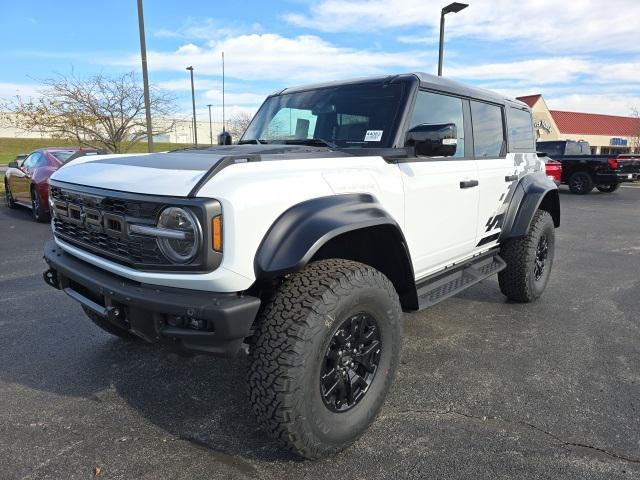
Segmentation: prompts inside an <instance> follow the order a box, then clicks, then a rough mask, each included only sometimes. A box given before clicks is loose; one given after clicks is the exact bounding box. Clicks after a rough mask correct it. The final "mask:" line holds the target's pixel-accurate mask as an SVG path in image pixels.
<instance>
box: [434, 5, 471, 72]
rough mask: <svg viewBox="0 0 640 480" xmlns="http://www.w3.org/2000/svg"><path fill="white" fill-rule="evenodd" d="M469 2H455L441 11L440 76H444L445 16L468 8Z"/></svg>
mask: <svg viewBox="0 0 640 480" xmlns="http://www.w3.org/2000/svg"><path fill="white" fill-rule="evenodd" d="M468 6H469V4H467V3H458V2H453V3H450V4H449V5H447V6H446V7H444V8H443V9H442V12H441V13H440V49H439V54H438V76H439V77H441V76H442V59H443V57H444V16H445V15H446V14H447V13H458V12H459V11H460V10H464V9H465V8H467V7H468Z"/></svg>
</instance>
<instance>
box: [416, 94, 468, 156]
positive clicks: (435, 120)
mask: <svg viewBox="0 0 640 480" xmlns="http://www.w3.org/2000/svg"><path fill="white" fill-rule="evenodd" d="M425 123H426V124H439V123H453V124H455V126H456V130H457V133H458V145H457V147H456V153H455V154H454V155H453V157H458V158H459V157H464V121H463V114H462V100H461V99H460V98H456V97H450V96H448V95H441V94H439V93H431V92H418V96H417V98H416V105H415V107H414V109H413V116H412V117H411V124H410V126H409V128H410V129H411V128H413V127H415V126H417V125H423V124H425Z"/></svg>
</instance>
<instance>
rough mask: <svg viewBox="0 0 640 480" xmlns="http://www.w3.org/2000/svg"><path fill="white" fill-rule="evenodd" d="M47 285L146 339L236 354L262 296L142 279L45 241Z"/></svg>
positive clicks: (200, 349)
mask: <svg viewBox="0 0 640 480" xmlns="http://www.w3.org/2000/svg"><path fill="white" fill-rule="evenodd" d="M44 259H45V261H46V262H47V264H49V270H47V271H46V272H44V280H45V282H46V283H47V284H49V285H51V286H52V287H55V288H57V289H60V290H63V291H64V292H65V293H67V294H68V295H69V296H70V297H72V298H73V299H74V300H76V301H78V302H80V303H81V304H82V305H84V306H85V307H86V308H89V309H90V310H93V311H94V312H96V313H98V314H99V315H102V316H104V317H105V318H106V319H107V320H108V321H110V322H113V323H114V324H115V325H116V326H119V327H121V328H122V327H123V326H124V327H125V328H128V329H129V330H130V331H131V332H132V333H134V334H136V335H138V336H139V337H141V338H143V339H145V340H147V341H149V342H163V343H172V344H175V345H176V346H178V347H179V348H181V349H185V350H188V351H190V352H194V353H209V354H219V355H234V354H236V353H238V352H239V351H240V350H241V348H242V343H243V341H244V340H245V338H247V337H249V336H250V335H251V332H252V326H253V322H254V319H255V318H256V315H257V313H258V309H259V307H260V299H258V298H256V297H251V296H246V295H239V294H236V293H210V292H205V291H198V290H187V289H181V288H170V287H162V286H156V285H148V284H141V283H137V282H133V281H131V280H128V279H125V278H123V277H120V276H117V275H114V274H112V273H110V272H107V271H105V270H102V269H100V268H97V267H94V266H93V265H89V264H88V263H86V262H84V261H82V260H79V259H78V258H76V257H74V256H72V255H70V254H68V253H66V252H64V250H62V249H61V248H60V247H58V246H57V245H56V243H55V241H54V240H50V241H49V242H47V244H46V245H45V248H44Z"/></svg>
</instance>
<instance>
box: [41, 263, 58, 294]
mask: <svg viewBox="0 0 640 480" xmlns="http://www.w3.org/2000/svg"><path fill="white" fill-rule="evenodd" d="M42 278H44V281H45V283H46V284H47V285H50V286H52V287H53V288H55V289H57V290H60V283H59V282H58V272H56V271H55V270H54V269H53V268H50V269H49V270H47V271H46V272H44V273H43V274H42Z"/></svg>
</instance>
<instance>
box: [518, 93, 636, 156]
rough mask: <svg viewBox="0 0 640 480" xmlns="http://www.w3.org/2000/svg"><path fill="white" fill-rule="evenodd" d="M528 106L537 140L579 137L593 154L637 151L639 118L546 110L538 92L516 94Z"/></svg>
mask: <svg viewBox="0 0 640 480" xmlns="http://www.w3.org/2000/svg"><path fill="white" fill-rule="evenodd" d="M518 100H520V101H522V102H524V103H526V104H527V105H529V107H531V111H532V113H533V124H534V128H535V130H536V134H537V137H538V140H540V141H546V140H583V141H586V142H589V145H591V153H593V154H610V153H611V154H620V153H640V119H639V118H634V117H622V116H617V115H602V114H598V113H580V112H565V111H561V110H550V109H549V107H548V106H547V102H545V101H544V98H542V95H528V96H525V97H518Z"/></svg>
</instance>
